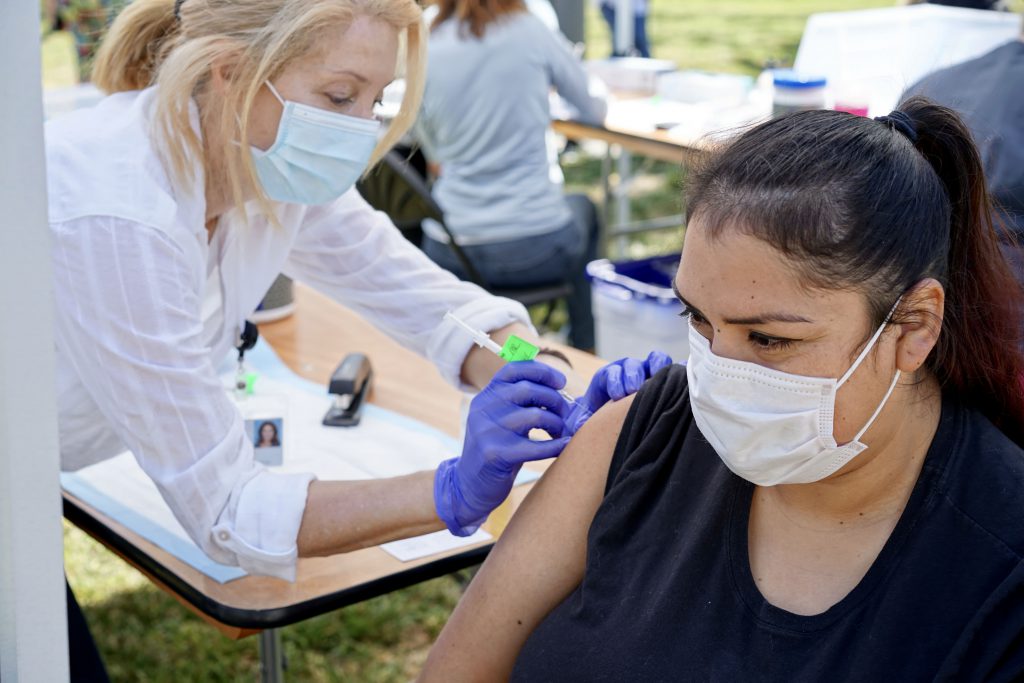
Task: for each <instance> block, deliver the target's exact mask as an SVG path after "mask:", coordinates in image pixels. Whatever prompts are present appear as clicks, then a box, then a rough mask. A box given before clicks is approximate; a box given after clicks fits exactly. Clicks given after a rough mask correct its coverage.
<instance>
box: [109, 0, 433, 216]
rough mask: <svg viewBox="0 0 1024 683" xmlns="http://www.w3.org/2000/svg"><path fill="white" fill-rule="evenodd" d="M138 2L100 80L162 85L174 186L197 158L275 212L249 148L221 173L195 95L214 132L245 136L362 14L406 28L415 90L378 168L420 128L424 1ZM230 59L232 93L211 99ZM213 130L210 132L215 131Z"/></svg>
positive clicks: (113, 39)
mask: <svg viewBox="0 0 1024 683" xmlns="http://www.w3.org/2000/svg"><path fill="white" fill-rule="evenodd" d="M178 10H179V11H178V16H177V17H176V16H175V0H135V1H134V2H132V3H131V4H129V5H128V7H127V8H126V9H125V10H124V12H122V13H121V15H120V16H118V18H117V19H116V20H115V21H114V24H113V26H111V28H110V31H109V33H108V34H107V36H106V38H105V40H104V42H103V44H102V45H101V47H100V50H99V53H98V54H97V57H96V65H95V68H94V71H93V82H94V83H95V84H96V85H97V86H98V87H99V88H100V89H101V90H104V91H105V92H107V93H115V92H121V91H125V90H140V89H142V88H145V87H148V86H150V85H154V84H156V85H159V88H158V93H157V97H156V111H155V117H154V125H155V132H156V134H157V136H158V137H159V138H160V139H159V142H160V143H161V144H158V145H157V147H158V149H160V150H161V152H160V153H161V154H162V155H163V157H164V163H165V165H166V166H167V167H168V172H169V175H170V176H171V178H172V181H174V182H177V183H181V184H182V185H184V186H185V187H188V186H189V185H190V184H191V183H192V182H194V180H195V171H196V167H195V160H196V159H199V160H201V161H202V164H203V170H204V172H205V174H206V177H208V178H209V177H212V174H214V173H220V174H223V176H224V177H225V178H226V180H227V184H228V188H229V190H230V193H231V198H232V200H233V202H234V204H235V206H236V207H241V206H242V204H243V203H244V201H245V188H247V187H249V188H255V190H256V193H257V200H258V201H259V203H260V206H261V208H262V210H263V212H264V213H265V214H266V215H268V216H271V217H272V216H273V215H274V214H273V209H272V205H271V203H270V200H269V199H268V198H267V196H266V194H265V193H264V192H263V189H262V187H261V185H260V183H259V181H258V178H257V175H256V168H255V166H254V165H253V161H252V155H251V153H250V151H249V148H248V146H247V145H232V144H225V145H224V148H223V151H224V157H223V160H222V161H220V163H219V164H218V167H217V168H212V165H213V162H214V160H211V159H210V158H208V157H207V155H205V154H204V152H203V145H202V141H201V140H200V139H199V136H198V135H197V134H196V132H195V131H194V130H193V128H192V124H191V121H190V119H189V110H190V103H191V101H192V98H193V97H195V98H196V99H197V100H201V102H202V105H203V106H201V107H200V113H201V116H202V122H201V124H202V130H203V133H204V135H209V134H210V129H211V128H212V129H213V132H216V133H217V138H218V139H220V140H225V141H228V140H238V139H241V140H245V139H247V137H248V129H249V112H250V110H251V109H252V105H253V102H254V100H255V98H256V94H257V93H258V91H259V89H260V87H262V85H263V83H264V82H265V81H268V80H272V79H273V78H274V77H275V76H277V75H278V74H279V73H280V72H281V70H282V69H284V68H285V67H286V66H287V65H288V64H289V63H290V62H292V61H293V60H295V59H297V58H299V57H302V56H304V55H305V54H307V53H308V52H309V51H310V50H311V49H313V48H314V47H315V45H316V43H317V40H318V39H319V38H320V37H321V36H322V35H323V33H324V32H325V30H326V29H327V28H336V27H337V26H339V25H340V26H348V25H350V24H351V23H352V21H353V20H355V19H356V18H357V17H370V18H374V19H379V20H382V21H384V22H385V23H387V24H388V25H390V26H392V27H394V28H395V29H396V30H398V31H399V32H402V31H404V42H405V45H404V47H405V64H404V66H405V69H404V70H405V80H406V89H405V95H404V97H403V99H402V104H401V108H400V109H399V113H398V115H397V116H396V117H395V118H394V120H393V121H392V122H391V124H390V126H389V127H388V130H387V133H386V134H385V135H384V137H383V139H382V140H381V141H380V143H379V144H378V145H377V148H376V150H374V154H373V158H372V161H371V164H370V165H371V166H372V165H373V164H374V163H376V162H377V161H378V160H380V158H381V157H382V156H383V155H384V153H385V152H386V151H387V150H388V149H390V148H391V147H392V146H393V145H394V144H395V143H396V142H397V141H398V140H399V139H400V138H401V137H402V136H403V135H404V134H405V132H406V131H407V130H408V129H409V128H410V127H411V126H412V124H413V122H414V121H415V118H416V113H417V111H418V110H419V105H420V99H421V97H422V95H423V82H424V72H425V69H426V40H424V34H423V28H422V17H421V11H420V8H419V6H418V5H417V4H416V2H415V0H243V1H241V2H240V1H239V0H184V2H183V3H181V4H179V6H178ZM225 58H227V59H229V60H231V61H230V74H231V76H230V78H228V79H226V84H225V89H224V90H223V92H221V91H220V90H218V92H217V93H216V97H205V95H207V94H209V93H208V87H207V86H208V85H209V82H210V76H211V65H213V64H217V63H223V62H224V60H225ZM208 127H209V128H208Z"/></svg>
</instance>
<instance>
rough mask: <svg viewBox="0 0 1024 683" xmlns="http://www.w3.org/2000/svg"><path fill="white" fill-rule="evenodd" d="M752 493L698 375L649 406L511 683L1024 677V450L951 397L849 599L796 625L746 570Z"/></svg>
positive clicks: (669, 382) (635, 410)
mask: <svg viewBox="0 0 1024 683" xmlns="http://www.w3.org/2000/svg"><path fill="white" fill-rule="evenodd" d="M753 491H754V486H753V485H752V484H750V483H749V482H746V481H744V480H743V479H741V478H739V477H737V476H736V475H734V474H732V473H731V472H730V471H729V470H728V469H726V467H725V466H724V465H723V464H722V462H721V460H720V459H719V458H718V456H717V454H715V452H714V450H712V448H711V447H710V446H709V445H708V443H707V441H705V440H704V438H703V437H702V436H701V434H700V432H699V430H698V429H697V427H696V425H695V424H694V422H693V417H692V414H691V412H690V401H689V395H688V392H687V386H686V371H685V369H684V368H683V367H681V366H678V365H677V366H672V367H671V368H668V369H666V370H665V371H663V372H661V373H659V374H658V375H657V376H656V377H655V378H653V379H652V380H651V381H650V382H648V383H647V385H646V386H645V387H644V388H643V389H642V390H641V391H640V393H639V394H638V395H637V397H636V400H635V402H634V404H633V406H632V407H631V408H630V411H629V414H628V416H627V418H626V422H625V424H624V427H623V430H622V434H621V436H620V438H619V441H618V444H617V446H616V449H615V453H614V456H613V459H612V463H611V468H610V470H609V475H608V484H607V490H606V493H605V498H604V500H603V502H602V503H601V505H600V507H599V508H598V511H597V514H596V516H595V517H594V521H593V524H592V525H591V528H590V533H589V536H588V542H587V564H586V571H585V574H584V577H583V581H582V582H581V584H580V585H579V586H578V587H577V588H576V590H575V591H573V593H572V594H571V595H569V597H568V598H566V600H565V601H564V602H563V603H562V604H560V605H558V606H557V607H556V608H555V609H554V610H553V611H552V612H551V614H549V615H548V617H547V618H546V619H545V620H544V621H543V622H542V623H541V624H540V625H539V626H538V627H537V629H536V630H535V631H534V633H533V634H532V635H531V636H530V638H529V640H528V641H527V643H526V645H525V646H524V647H523V650H522V652H521V653H520V655H519V659H518V661H517V663H516V667H515V671H514V673H513V676H512V679H513V680H515V681H531V682H533V681H559V682H563V681H829V682H830V683H831V682H834V681H926V680H933V679H938V680H957V681H960V680H967V681H975V680H993V681H1010V680H1021V679H1022V678H1024V562H1022V558H1024V452H1022V450H1021V449H1020V448H1018V447H1017V446H1016V445H1014V444H1013V443H1012V442H1010V441H1009V440H1008V439H1007V438H1006V437H1005V436H1004V435H1003V434H1002V433H1001V432H1000V431H998V430H997V429H996V428H995V427H994V426H992V424H991V423H989V422H988V420H986V419H985V418H984V417H983V416H981V415H979V414H978V413H975V412H972V411H970V410H968V409H965V408H963V407H962V406H960V405H957V403H956V402H954V401H952V400H945V401H944V402H943V406H942V417H941V420H940V424H939V428H938V431H937V433H936V435H935V439H934V441H933V442H932V445H931V448H930V449H929V451H928V455H927V457H926V459H925V463H924V467H923V469H922V472H921V476H920V478H919V479H918V481H917V484H916V485H915V487H914V490H913V493H912V495H911V497H910V500H909V502H908V504H907V507H906V509H905V510H904V512H903V515H902V516H901V517H900V520H899V522H898V523H897V525H896V528H895V529H894V530H893V533H892V535H891V536H890V538H889V540H888V542H887V543H886V544H885V546H884V547H883V549H882V551H881V553H880V554H879V556H878V558H877V559H876V560H875V562H874V564H873V565H872V566H871V568H870V569H869V570H868V572H867V574H866V575H865V576H864V578H863V579H862V580H861V582H860V583H859V584H858V585H857V586H856V588H854V589H853V590H852V591H851V592H850V594H849V595H847V596H846V597H845V598H843V599H842V600H841V601H839V602H838V603H837V604H835V605H833V606H832V607H831V608H829V609H828V610H827V611H825V612H824V613H822V614H818V615H815V616H799V615H796V614H793V613H791V612H787V611H785V610H782V609H779V608H777V607H774V606H773V605H771V604H769V603H768V602H767V601H765V599H764V598H763V597H762V596H761V594H760V592H759V591H758V589H757V587H756V585H755V583H754V580H753V578H752V576H751V573H750V565H749V560H748V556H747V523H748V518H749V513H750V503H751V497H752V494H753Z"/></svg>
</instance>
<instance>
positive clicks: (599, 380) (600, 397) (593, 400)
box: [565, 351, 672, 436]
mask: <svg viewBox="0 0 1024 683" xmlns="http://www.w3.org/2000/svg"><path fill="white" fill-rule="evenodd" d="M671 364H672V359H671V358H670V357H669V356H667V355H665V354H664V353H662V352H661V351H651V352H650V354H648V356H647V360H639V359H637V358H622V359H619V360H617V361H615V362H614V363H609V364H608V365H606V366H604V367H603V368H601V369H600V370H598V371H597V374H595V375H594V378H593V379H592V380H590V386H589V387H588V388H587V393H586V394H584V395H583V396H581V397H579V398H577V399H576V405H575V406H573V407H572V411H571V412H570V413H569V416H568V417H566V418H565V427H566V432H565V433H566V434H568V435H569V436H572V435H573V434H575V433H576V432H577V431H579V428H580V427H582V426H583V424H584V423H585V422H586V421H587V420H589V419H590V416H591V415H593V414H594V413H596V412H597V409H598V408H600V407H601V406H603V405H604V404H605V403H607V402H608V401H609V400H612V401H618V400H619V399H621V398H625V397H626V396H629V395H630V394H633V393H636V391H637V390H638V389H639V388H640V386H641V385H642V384H643V383H644V382H646V381H647V380H648V379H650V378H651V377H652V376H653V375H654V374H655V373H657V372H658V370H661V369H662V368H663V367H665V366H666V365H671Z"/></svg>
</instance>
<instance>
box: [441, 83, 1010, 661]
mask: <svg viewBox="0 0 1024 683" xmlns="http://www.w3.org/2000/svg"><path fill="white" fill-rule="evenodd" d="M687 206H688V207H689V212H690V214H689V229H688V232H687V235H686V241H685V246H684V248H683V253H682V262H681V264H680V267H679V271H678V275H677V276H676V280H675V285H676V287H677V289H678V293H679V296H680V299H682V300H683V301H684V303H685V305H686V307H687V309H688V310H687V313H688V316H687V319H685V320H682V321H680V325H679V333H680V334H688V335H689V339H690V345H691V356H690V359H689V362H688V364H687V366H686V367H685V368H684V367H682V366H671V367H670V368H669V369H666V370H664V371H662V372H661V373H660V374H659V375H658V376H656V377H655V378H653V379H652V380H651V381H650V382H648V384H647V385H646V386H645V388H644V389H642V390H641V391H640V392H639V393H638V394H637V395H636V397H635V400H632V401H623V402H620V403H618V404H614V405H609V406H607V407H606V408H605V409H604V410H602V411H601V412H599V413H598V414H597V415H595V416H594V418H593V419H592V420H591V421H590V422H589V423H588V424H587V426H586V427H585V428H584V429H582V430H581V431H580V432H579V434H578V435H577V437H576V438H575V439H574V440H573V441H572V442H571V444H570V445H569V447H568V449H567V450H566V452H565V454H564V455H563V456H562V457H561V459H559V461H558V462H557V463H556V464H555V465H554V466H553V467H552V468H551V470H550V471H549V472H548V474H547V475H546V476H545V478H544V479H543V480H542V481H541V482H540V484H539V485H538V486H537V487H536V488H535V489H534V491H533V493H532V494H531V495H530V497H529V499H528V500H527V501H526V503H524V505H523V507H522V508H521V510H520V512H519V513H517V514H516V516H515V518H514V519H513V521H512V523H511V525H510V527H509V528H508V530H507V531H506V532H505V534H504V535H503V536H502V538H501V541H500V542H499V543H498V545H497V548H496V549H495V550H494V552H492V553H491V555H490V557H488V559H487V562H486V563H485V564H484V567H483V569H482V570H481V572H480V573H479V574H478V576H477V577H476V579H475V580H474V582H473V583H472V585H471V586H470V588H469V590H468V591H467V593H466V595H465V597H464V598H463V600H462V602H461V603H460V604H459V606H458V608H457V609H456V611H455V613H454V614H453V616H452V618H451V620H450V621H449V622H448V625H447V626H446V628H445V630H444V632H443V633H442V634H441V637H440V639H439V640H438V642H437V645H436V646H435V648H434V650H433V652H432V653H431V655H430V658H429V660H428V662H427V667H426V671H425V673H424V676H423V678H424V679H425V680H429V681H465V680H486V681H498V680H505V679H508V678H511V679H512V680H517V681H540V680H558V681H577V680H578V681H593V680H608V681H626V680H639V681H665V680H701V681H706V680H720V681H753V680H759V681H760V680H785V681H808V680H810V681H813V680H828V681H836V680H840V681H912V680H913V681H918V680H933V679H934V680H958V681H960V680H972V681H973V680H981V679H985V680H999V681H1009V680H1021V678H1022V676H1024V646H1022V643H1024V523H1022V521H1021V520H1024V451H1022V448H1021V445H1022V444H1024V384H1022V382H1024V358H1022V357H1021V355H1020V351H1019V350H1018V349H1019V348H1020V347H1019V346H1018V343H1017V342H1018V341H1019V339H1018V335H1019V334H1020V332H1019V331H1020V329H1021V325H1020V324H1019V321H1018V320H1017V319H1016V316H1017V315H1018V312H1017V311H1018V310H1019V309H1018V308H1017V300H1019V299H1020V298H1021V296H1022V292H1021V290H1020V287H1019V286H1018V285H1016V284H1015V283H1014V280H1013V278H1012V276H1011V274H1010V273H1009V271H1008V268H1007V265H1006V263H1005V260H1004V258H1003V256H1002V255H1001V253H1000V251H999V248H998V245H997V242H996V236H995V233H994V231H993V228H992V225H991V222H990V218H989V216H990V215H991V214H990V213H989V209H988V196H987V193H986V189H985V184H984V175H983V173H982V171H981V166H980V163H979V158H978V153H977V150H976V149H975V147H974V145H973V143H972V142H971V140H970V136H969V134H968V133H967V131H966V129H965V128H964V126H963V124H962V122H961V121H960V120H959V119H958V118H957V117H956V115H955V114H954V113H953V112H952V110H950V109H946V108H944V107H940V106H938V105H935V104H932V103H930V102H929V101H927V100H924V99H919V98H917V99H912V100H909V101H907V102H905V103H904V104H903V105H901V107H900V109H899V110H898V111H896V112H893V113H892V114H890V115H889V116H887V117H880V118H879V119H878V120H874V121H873V120H871V119H867V118H859V117H855V116H852V115H849V114H844V113H840V112H832V111H813V112H802V113H798V114H794V115H791V116H787V117H784V118H780V119H776V120H773V121H770V122H768V123H765V124H763V125H760V126H758V127H756V128H753V129H751V130H750V131H748V132H746V133H744V134H743V135H741V136H740V137H739V138H737V139H736V140H735V141H734V142H733V143H732V144H730V145H729V146H728V147H727V148H725V149H724V150H722V151H720V152H719V153H717V154H716V155H714V157H713V158H712V159H711V160H710V161H709V162H708V165H707V166H706V167H705V168H703V169H702V170H700V172H699V173H697V175H696V178H695V179H694V180H693V182H692V186H691V197H690V200H689V202H688V204H687Z"/></svg>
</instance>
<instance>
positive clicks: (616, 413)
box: [420, 397, 633, 681]
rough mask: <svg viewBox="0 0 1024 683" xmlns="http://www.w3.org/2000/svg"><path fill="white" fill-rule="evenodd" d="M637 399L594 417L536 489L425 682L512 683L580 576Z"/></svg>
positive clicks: (463, 604)
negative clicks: (535, 636)
mask: <svg viewBox="0 0 1024 683" xmlns="http://www.w3.org/2000/svg"><path fill="white" fill-rule="evenodd" d="M632 400H633V399H632V398H631V397H630V398H625V399H622V400H620V401H617V402H615V403H609V404H606V405H605V406H604V407H603V408H601V410H599V411H598V412H597V413H595V414H594V415H593V417H591V418H590V420H588V421H587V423H586V424H585V425H584V426H583V427H582V428H581V429H580V431H579V432H577V433H576V435H575V436H574V437H573V439H572V441H571V442H570V443H569V445H568V446H567V447H566V449H565V451H564V452H563V453H562V455H560V456H559V457H558V459H557V460H556V461H555V463H554V464H553V465H552V466H551V467H550V468H549V469H548V471H547V473H546V474H545V475H544V477H543V478H541V480H540V481H539V482H537V484H536V486H534V488H533V490H532V491H531V492H530V494H529V496H527V498H526V500H525V501H524V502H523V504H522V506H521V507H520V508H519V510H518V511H517V512H516V514H515V515H514V516H513V517H512V521H511V523H510V524H509V527H508V529H506V530H505V532H504V533H503V534H502V536H501V539H500V540H499V541H498V543H497V545H496V546H495V548H494V550H493V551H492V552H491V554H490V556H489V557H488V558H487V561H486V562H485V563H484V566H483V568H482V569H481V570H480V572H479V574H477V576H476V578H475V579H474V580H473V583H472V584H470V587H469V590H467V591H466V595H465V596H464V597H463V599H462V600H461V601H460V602H459V605H458V607H457V608H456V609H455V612H454V614H452V617H451V619H450V620H449V621H448V624H447V625H446V626H445V628H444V631H443V632H442V633H441V637H440V638H439V639H438V641H437V643H436V645H435V646H434V649H433V650H432V651H431V653H430V657H429V659H428V660H427V665H426V667H425V669H424V671H423V674H422V676H421V679H420V680H422V681H453V680H459V681H477V680H479V681H496V680H505V679H507V678H508V676H509V673H510V672H511V670H512V667H513V665H514V663H515V659H516V657H517V656H518V654H519V650H520V648H522V646H523V643H524V642H526V639H527V638H528V637H529V635H530V633H531V632H532V631H533V629H534V628H535V627H536V626H537V624H539V623H540V622H541V620H543V619H544V617H545V616H546V615H547V614H548V612H550V611H551V610H552V609H553V608H554V607H555V606H556V605H557V604H558V603H560V602H561V601H562V600H563V599H565V596H566V595H568V594H569V593H570V592H571V591H572V590H573V589H574V588H575V587H576V586H577V585H578V584H579V582H580V580H581V579H582V577H583V570H584V567H585V565H586V549H587V533H588V531H589V529H590V524H591V522H593V520H594V515H595V513H596V512H597V508H598V506H599V505H600V504H601V500H602V498H603V497H604V487H605V482H606V481H607V479H608V467H609V464H610V463H611V459H612V454H613V453H614V452H615V444H616V442H617V441H618V435H619V432H620V431H621V430H622V425H623V422H624V421H625V418H626V413H627V412H628V411H629V406H630V405H632Z"/></svg>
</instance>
